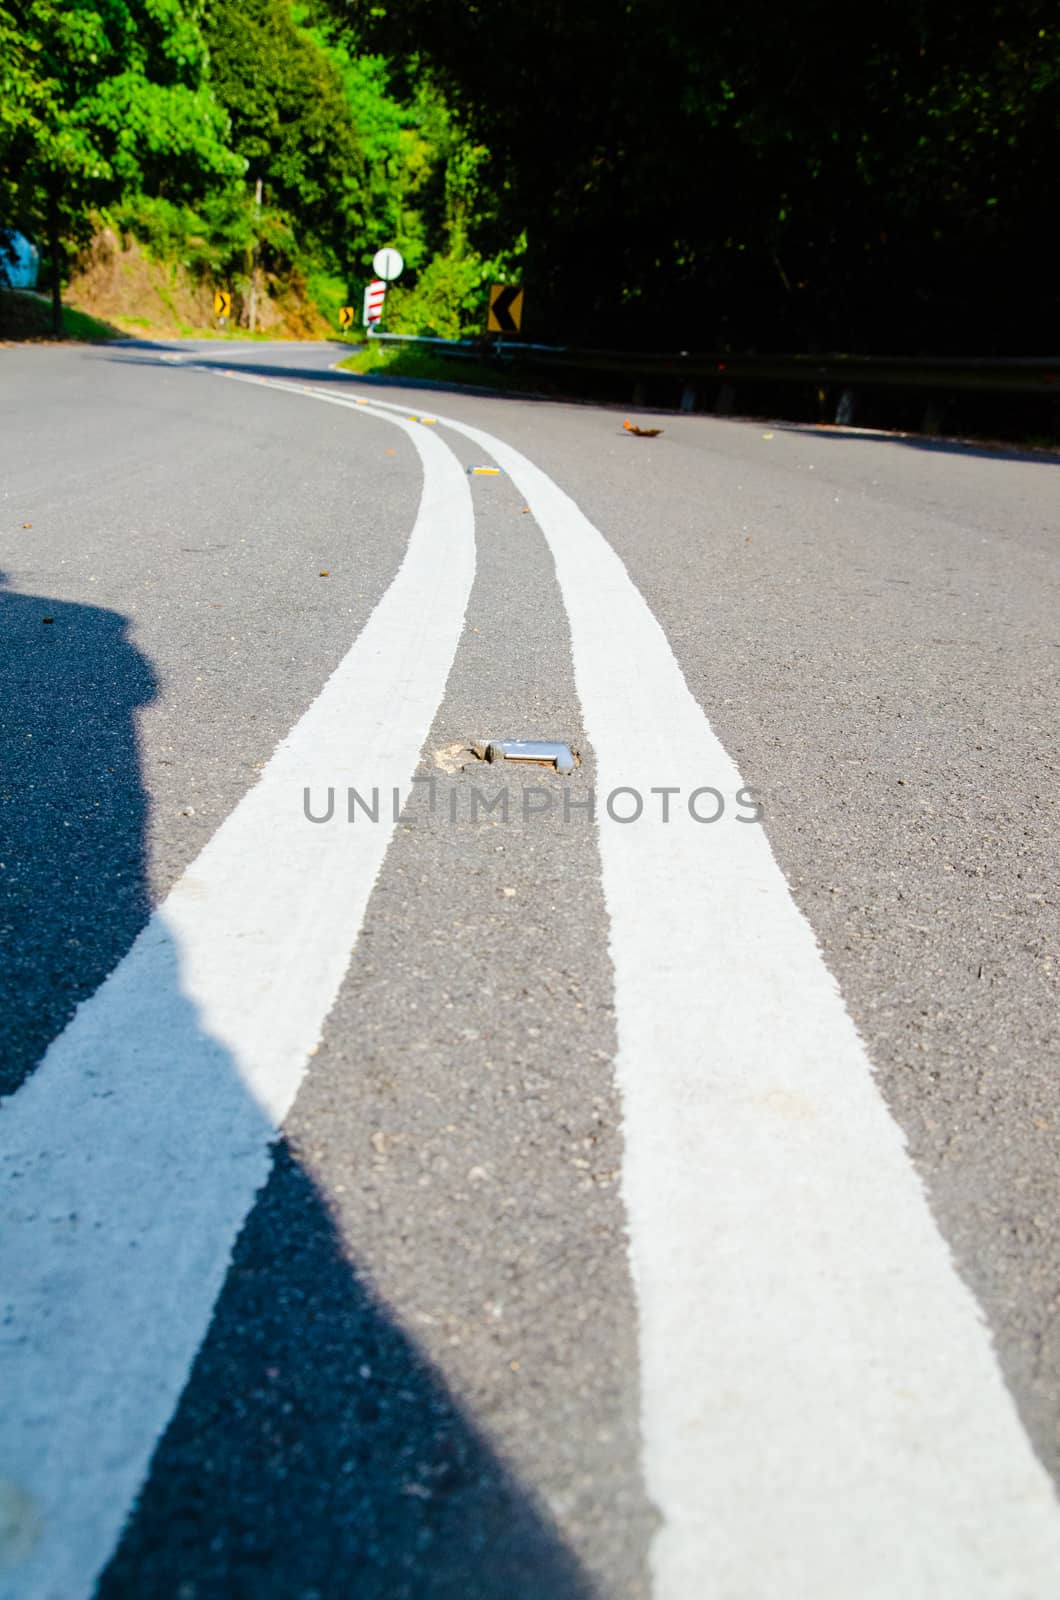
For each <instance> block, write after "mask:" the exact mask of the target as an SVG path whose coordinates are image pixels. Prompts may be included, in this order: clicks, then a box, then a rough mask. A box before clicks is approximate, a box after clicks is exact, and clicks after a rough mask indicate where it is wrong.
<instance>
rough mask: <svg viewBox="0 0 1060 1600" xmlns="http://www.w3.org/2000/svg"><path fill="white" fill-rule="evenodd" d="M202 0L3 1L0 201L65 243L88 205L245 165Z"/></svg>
mask: <svg viewBox="0 0 1060 1600" xmlns="http://www.w3.org/2000/svg"><path fill="white" fill-rule="evenodd" d="M200 11H201V7H200V6H199V5H198V4H197V3H195V0H146V3H144V4H133V3H132V0H25V3H19V0H10V3H7V4H4V5H3V6H2V7H0V47H2V49H3V61H4V64H3V67H2V69H0V72H2V77H0V172H2V179H0V182H2V188H0V197H2V198H3V200H4V202H5V210H6V211H7V212H8V215H9V216H13V217H15V218H16V219H17V220H18V221H20V222H22V223H23V225H29V226H31V227H32V226H33V224H34V223H36V225H37V227H38V228H39V230H40V231H42V232H43V233H44V234H45V235H46V236H47V238H48V241H49V246H50V254H51V260H52V264H53V268H54V272H53V287H54V294H55V302H56V319H57V327H58V326H61V324H60V323H59V308H58V293H59V279H58V269H59V241H60V239H61V237H62V236H63V235H64V234H66V235H69V234H71V233H73V234H75V235H76V234H77V233H78V231H79V229H80V228H81V226H82V225H83V224H84V221H85V220H86V217H87V213H88V209H89V207H90V206H92V205H98V204H103V203H104V202H105V201H107V200H108V199H111V198H115V197H117V196H118V195H120V194H122V193H124V192H127V191H129V190H130V189H133V190H137V189H142V188H144V187H145V186H148V185H149V186H151V187H152V188H153V189H154V191H155V192H156V193H159V194H164V193H168V194H171V195H174V196H177V197H180V196H184V195H186V194H188V193H190V192H193V191H194V190H195V189H196V188H197V187H198V186H199V185H201V183H202V182H203V180H204V179H206V178H208V177H213V178H218V179H220V178H232V177H235V176H236V175H238V174H241V172H242V170H243V163H242V161H240V159H239V158H238V156H237V155H236V154H235V153H234V152H233V151H232V150H231V149H229V147H228V145H227V142H226V140H227V135H228V118H227V116H226V114H225V112H224V111H223V109H222V108H221V107H220V106H219V105H218V103H217V101H216V99H215V98H214V96H213V94H212V92H211V90H210V89H209V87H208V86H207V84H206V82H205V70H204V69H205V64H206V51H205V45H204V40H203V36H202V30H201V27H200Z"/></svg>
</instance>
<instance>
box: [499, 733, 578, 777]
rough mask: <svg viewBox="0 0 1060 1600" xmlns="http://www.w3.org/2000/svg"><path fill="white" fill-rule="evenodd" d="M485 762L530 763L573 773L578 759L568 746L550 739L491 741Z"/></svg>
mask: <svg viewBox="0 0 1060 1600" xmlns="http://www.w3.org/2000/svg"><path fill="white" fill-rule="evenodd" d="M486 760H487V761H489V762H491V763H492V762H494V761H530V762H533V763H534V764H535V765H536V766H539V767H555V769H556V771H557V772H573V771H574V768H575V767H576V766H577V764H578V757H577V754H576V752H575V751H573V750H572V749H571V747H570V745H569V744H559V743H557V742H555V741H553V740H551V739H491V740H490V742H489V744H488V745H487V746H486Z"/></svg>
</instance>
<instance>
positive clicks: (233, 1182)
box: [0, 379, 475, 1600]
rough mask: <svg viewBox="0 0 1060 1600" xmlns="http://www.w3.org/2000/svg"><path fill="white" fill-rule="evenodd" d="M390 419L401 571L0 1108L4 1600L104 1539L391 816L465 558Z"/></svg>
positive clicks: (450, 488)
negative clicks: (332, 813)
mask: <svg viewBox="0 0 1060 1600" xmlns="http://www.w3.org/2000/svg"><path fill="white" fill-rule="evenodd" d="M242 381H248V380H246V379H243V380H242ZM251 381H253V380H251ZM386 420H387V421H392V420H394V419H392V418H389V417H388V418H387V419H386ZM398 426H400V427H403V428H404V429H405V431H406V432H407V433H408V434H409V435H410V437H411V438H412V440H413V442H414V444H415V447H416V449H417V450H418V452H419V454H420V457H421V460H422V465H423V471H424V484H423V494H422V499H421V503H420V507H419V512H418V515H417V518H416V523H415V526H414V528H413V530H412V534H411V538H410V542H409V546H408V550H407V553H406V555H405V558H404V561H403V562H402V565H401V567H400V568H399V570H398V572H397V574H396V576H395V578H394V581H393V583H392V584H391V586H390V588H389V589H388V590H387V592H386V594H385V595H384V596H383V598H382V600H381V601H380V602H379V604H378V606H377V607H376V609H375V610H374V612H373V613H372V615H371V617H370V618H369V620H368V622H367V624H366V625H365V627H364V629H363V631H362V632H361V634H360V636H359V637H358V639H357V641H356V643H355V644H354V645H353V647H352V649H351V650H350V651H349V653H348V654H347V656H346V657H345V659H344V660H343V661H342V662H341V664H340V665H339V667H338V668H337V669H336V671H335V672H334V673H333V675H332V676H331V678H330V679H329V680H328V682H327V684H326V685H325V687H324V689H323V690H322V692H321V694H320V695H319V697H318V699H317V700H316V701H315V702H314V703H313V705H312V706H311V707H310V708H309V710H308V711H307V712H306V713H305V715H304V716H303V717H302V718H301V720H300V721H299V722H298V723H297V725H296V726H295V728H294V729H293V730H292V732H291V733H290V734H289V735H288V736H287V738H286V739H285V740H284V741H283V743H282V744H281V745H280V746H279V747H278V748H277V750H276V753H275V754H274V756H273V757H272V759H271V760H270V762H269V764H268V766H267V767H266V768H265V771H264V772H263V773H262V776H261V780H260V782H259V783H258V784H257V785H256V787H255V788H254V789H252V790H251V791H250V792H249V793H248V794H247V795H246V796H245V797H244V799H243V800H242V801H241V802H240V803H239V805H238V806H237V807H236V809H235V810H234V811H233V812H232V814H231V815H230V817H229V818H228V819H227V821H226V822H225V823H224V824H223V825H222V826H221V827H220V828H219V829H218V831H217V833H216V834H215V835H214V837H213V838H212V839H211V840H210V842H209V844H208V845H207V846H206V848H205V849H204V850H203V852H202V853H201V855H200V856H199V857H198V859H197V860H196V861H195V862H194V863H193V865H192V866H191V867H190V868H189V869H188V871H187V872H186V873H185V874H184V876H183V877H182V878H181V879H180V881H179V882H178V883H177V885H176V886H175V887H174V889H173V891H172V892H171V894H170V895H169V896H168V897H167V899H166V901H165V903H164V904H163V905H162V907H161V908H160V910H159V911H158V912H157V913H156V914H155V915H154V916H153V917H152V919H151V922H150V924H149V925H148V927H147V928H146V929H145V930H144V932H143V934H142V935H141V936H140V937H139V939H137V941H136V943H135V944H134V946H133V948H132V949H131V950H130V952H129V954H128V955H127V956H126V957H125V959H124V960H123V961H122V962H121V963H120V965H119V966H118V967H117V968H116V969H115V971H114V972H113V973H112V974H111V976H110V977H109V978H108V979H107V981H106V982H105V983H104V984H103V985H102V987H101V988H100V989H99V990H98V991H97V992H96V994H95V995H93V997H92V998H91V999H90V1000H88V1001H87V1002H86V1003H85V1004H84V1005H82V1006H81V1007H80V1009H79V1010H78V1011H77V1013H76V1015H75V1016H74V1018H73V1019H72V1021H71V1023H70V1025H69V1027H68V1028H67V1029H66V1031H65V1032H64V1033H63V1034H62V1035H61V1036H60V1037H59V1038H58V1039H57V1040H56V1041H55V1042H54V1044H53V1045H52V1046H51V1048H50V1049H49V1051H48V1053H47V1055H46V1057H45V1059H44V1061H43V1063H42V1064H41V1066H40V1067H39V1069H38V1071H37V1073H36V1074H35V1075H34V1077H33V1078H31V1079H30V1080H29V1082H28V1083H26V1084H25V1085H24V1087H23V1088H22V1089H21V1090H20V1091H19V1093H18V1094H17V1095H16V1096H14V1098H13V1099H12V1100H11V1101H10V1102H9V1103H8V1104H7V1105H6V1106H5V1108H4V1112H3V1119H2V1144H3V1154H2V1158H0V1160H2V1165H0V1393H2V1395H3V1400H2V1403H0V1546H2V1548H0V1595H3V1596H5V1597H9V1600H80V1597H81V1596H86V1595H88V1594H90V1593H91V1592H92V1590H93V1588H94V1584H95V1578H96V1576H97V1574H98V1573H99V1571H100V1569H101V1568H102V1566H103V1565H104V1563H105V1562H106V1560H107V1558H108V1556H109V1555H110V1553H111V1550H112V1549H113V1546H114V1543H115V1541H116V1539H117V1538H118V1536H119V1534H120V1531H121V1528H122V1524H123V1522H124V1519H125V1516H126V1514H127V1511H128V1509H129V1507H130V1505H131V1502H132V1500H133V1498H134V1496H135V1495H136V1493H137V1491H138V1490H139V1488H140V1485H141V1483H142V1482H143V1479H144V1476H145V1473H146V1471H147V1468H148V1465H149V1462H150V1457H151V1454H152V1452H153V1449H154V1447H155V1444H156V1443H157V1440H158V1438H159V1436H160V1434H161V1433H162V1431H163V1429H164V1428H165V1426H166V1424H167V1422H168V1421H169V1418H170V1416H171V1414H172V1412H173V1409H174V1407H175V1405H176V1404H177V1401H178V1399H179V1396H180V1393H181V1390H182V1388H183V1386H184V1383H185V1381H186V1379H187V1375H188V1371H189V1369H190V1366H191V1363H192V1361H193V1359H194V1356H195V1353H196V1350H197V1348H198V1345H199V1343H200V1340H201V1338H202V1336H203V1334H204V1332H205V1330H206V1327H207V1324H208V1321H209V1317H210V1314H211V1311H212V1309H213V1305H214V1302H215V1300H216V1298H217V1295H218V1293H219V1291H220V1288H221V1285H222V1283H223V1281H224V1276H225V1272H226V1270H227V1267H228V1263H229V1256H230V1251H231V1247H232V1244H233V1241H234V1239H235V1236H236V1234H237V1232H238V1229H239V1228H240V1226H241V1224H242V1223H243V1221H244V1219H245V1217H246V1215H247V1212H248V1211H249V1209H250V1207H251V1205H252V1204H253V1201H254V1196H255V1194H256V1192H257V1190H258V1189H259V1188H260V1186H261V1185H262V1184H263V1183H264V1181H265V1179H266V1177H267V1176H268V1170H269V1154H268V1146H269V1142H270V1140H271V1139H273V1138H274V1137H275V1130H276V1126H277V1124H278V1123H279V1121H280V1120H281V1119H282V1117H283V1116H284V1114H285V1113H286V1111H287V1110H288V1108H289V1107H290V1105H291V1102H292V1100H293V1099H294V1095H295V1093H296V1091H297V1089H298V1085H299V1083H300V1082H301V1079H302V1076H303V1074H304V1071H305V1067H306V1062H307V1057H308V1056H309V1054H310V1053H311V1051H312V1050H313V1048H314V1046H315V1044H316V1042H317V1040H318V1039H319V1036H320V1032H321V1028H322V1026H323V1023H324V1020H325V1018H326V1016H327V1013H328V1011H329V1010H330V1008H331V1005H332V1003H333V1001H334V998H335V995H336V993H337V991H338V988H339V985H340V984H341V982H342V978H343V975H344V973H345V971H346V968H347V965H348V963H349V957H350V952H351V949H352V947H353V944H354V942H355V940H356V937H357V934H358V931H359V929H360V925H361V921H362V918H363V915H364V910H365V906H366V904H367V901H368V897H369V894H370V892H371V889H372V886H373V883H374V881H375V878H376V875H377V873H378V870H379V867H380V865H381V863H382V860H383V856H384V854H385V852H386V848H387V845H388V843H389V840H390V837H391V834H392V831H393V824H392V822H391V821H390V820H389V819H390V818H391V817H392V810H391V805H390V800H391V796H390V789H391V787H392V786H393V787H397V788H398V789H400V791H401V793H402V796H406V795H407V794H408V792H409V790H410V786H411V778H412V774H413V773H414V771H415V768H416V763H417V759H418V757H419V753H420V749H421V747H422V744H423V741H424V739H425V738H426V736H427V733H428V731H429V729H430V725H431V721H432V719H433V717H434V713H435V711H436V709H437V707H438V705H439V703H440V701H441V699H442V695H443V693H444V690H445V684H446V679H447V677H448V674H449V669H450V666H451V663H452V660H453V656H454V654H455V652H456V648H457V643H458V641H459V638H460V633H461V629H462V625H463V618H464V612H465V608H466V605H467V599H468V595H469V593H470V589H471V583H472V579H473V576H474V567H475V553H474V522H473V512H472V504H471V495H470V489H469V486H468V481H467V478H466V476H465V474H464V472H463V470H462V469H461V467H460V466H459V464H458V462H457V460H456V457H455V456H454V455H453V453H452V451H451V450H450V449H449V447H448V446H447V445H446V444H444V443H443V442H442V441H441V440H440V439H439V438H438V437H437V435H435V434H432V433H431V432H430V431H429V430H428V429H423V428H418V427H415V426H413V425H411V424H407V423H402V422H399V423H398ZM347 784H353V785H355V786H361V787H362V789H363V787H364V786H365V785H368V784H371V785H375V784H379V785H380V786H381V788H382V790H383V795H382V806H381V819H380V821H379V823H378V824H375V825H373V824H369V825H366V826H364V827H360V828H358V827H356V826H353V827H348V826H339V827H334V826H332V827H315V826H313V825H312V824H311V823H309V822H307V821H306V820H305V819H304V816H303V806H302V802H303V789H304V786H306V785H311V786H312V789H313V795H314V801H315V802H317V803H319V800H320V798H321V797H322V796H323V793H324V791H325V790H326V788H327V787H328V786H329V785H334V786H335V787H336V803H337V805H339V806H341V805H342V802H343V797H344V795H345V788H346V785H347ZM340 814H341V813H340Z"/></svg>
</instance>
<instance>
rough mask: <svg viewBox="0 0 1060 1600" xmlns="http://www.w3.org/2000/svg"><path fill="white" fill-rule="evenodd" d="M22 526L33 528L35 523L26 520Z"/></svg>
mask: <svg viewBox="0 0 1060 1600" xmlns="http://www.w3.org/2000/svg"><path fill="white" fill-rule="evenodd" d="M22 526H23V527H24V528H32V526H33V524H32V522H24V523H23V524H22Z"/></svg>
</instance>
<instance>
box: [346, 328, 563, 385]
mask: <svg viewBox="0 0 1060 1600" xmlns="http://www.w3.org/2000/svg"><path fill="white" fill-rule="evenodd" d="M339 366H340V368H341V369H342V370H343V371H345V372H356V373H358V374H360V375H361V376H371V375H372V374H378V375H379V376H380V377H387V378H408V379H409V380H410V381H415V380H416V379H423V378H426V379H428V380H429V381H431V382H435V383H466V384H472V385H474V386H475V387H477V388H485V389H503V390H504V391H506V392H511V393H527V392H532V393H536V394H540V393H541V392H542V389H543V387H544V385H543V384H542V382H541V380H540V379H539V378H535V377H532V376H531V375H530V374H526V375H524V374H522V373H518V372H513V371H512V369H511V367H510V366H508V365H507V363H505V362H502V361H490V360H489V359H487V358H485V357H483V358H482V359H481V360H479V359H478V358H474V357H473V358H470V359H454V358H453V357H452V356H447V355H443V354H442V353H441V351H440V350H438V349H432V348H431V347H430V346H426V347H425V346H422V345H408V344H383V343H375V342H374V341H373V342H372V343H371V344H369V343H367V342H365V341H361V342H360V343H357V344H354V343H353V342H352V341H351V344H350V354H349V355H348V356H347V357H346V358H345V359H344V360H343V361H340V362H339Z"/></svg>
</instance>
